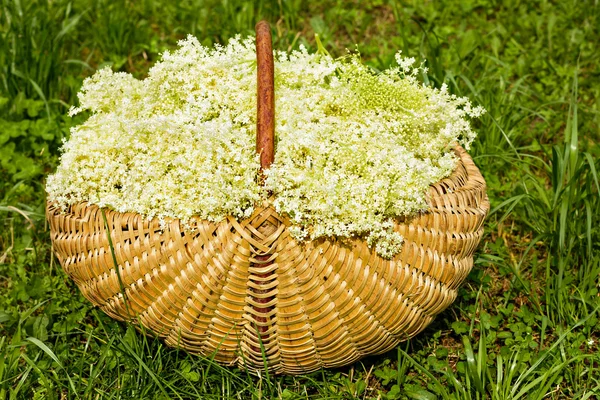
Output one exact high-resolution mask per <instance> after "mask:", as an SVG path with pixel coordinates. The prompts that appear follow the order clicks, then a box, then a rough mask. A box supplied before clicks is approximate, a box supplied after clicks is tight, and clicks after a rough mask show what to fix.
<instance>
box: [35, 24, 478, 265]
mask: <svg viewBox="0 0 600 400" xmlns="http://www.w3.org/2000/svg"><path fill="white" fill-rule="evenodd" d="M396 61H397V63H398V66H397V67H395V68H391V69H389V70H386V71H384V72H382V73H379V74H377V73H374V72H373V71H372V70H370V69H369V68H368V67H366V66H365V65H363V64H362V63H361V62H360V59H359V57H358V56H357V55H349V56H346V57H343V58H340V59H334V58H332V57H330V56H329V55H327V54H321V53H320V54H310V53H309V52H308V51H307V50H306V49H305V48H304V47H300V49H299V50H297V51H293V52H291V53H285V52H278V51H276V52H275V109H276V111H275V113H276V116H275V134H276V154H275V162H274V163H273V164H272V166H271V168H270V169H269V170H267V171H265V177H266V179H265V180H264V187H261V186H260V184H259V181H258V179H257V175H258V172H259V168H260V165H259V158H258V156H257V155H256V153H255V150H254V149H255V146H256V55H255V47H254V40H253V39H252V38H248V39H241V38H239V37H236V38H234V39H232V40H230V42H229V44H228V45H226V46H215V48H214V49H208V48H206V47H204V46H202V45H201V44H200V43H199V42H198V40H197V39H195V38H194V37H192V36H189V37H188V38H187V39H185V40H183V41H181V42H180V48H179V49H177V50H176V51H174V52H173V53H171V52H165V53H164V54H163V56H162V60H161V61H160V62H159V63H157V64H156V65H155V66H154V67H153V68H152V69H151V70H150V72H149V74H148V77H147V78H146V79H144V80H137V79H134V78H133V77H131V75H129V74H125V73H115V72H112V71H111V70H110V69H102V70H100V71H98V72H97V73H96V74H95V75H94V76H92V77H90V78H88V79H86V80H85V81H84V84H83V87H82V90H81V92H80V93H79V107H74V108H72V109H71V110H70V114H71V115H74V114H77V113H80V112H83V111H89V112H90V113H91V116H90V117H89V118H88V120H87V121H86V122H84V123H83V124H82V125H79V126H76V127H74V128H73V129H72V130H71V137H70V139H69V140H68V141H67V142H65V144H64V146H63V149H62V151H63V154H62V156H61V162H60V165H59V166H58V169H57V171H56V172H55V173H54V174H53V175H51V176H50V177H49V178H48V184H47V188H46V189H47V192H48V196H49V199H50V200H51V201H53V202H56V203H58V204H60V205H62V206H63V207H65V208H66V207H67V206H68V205H70V204H74V203H77V202H82V201H85V202H89V203H91V204H97V205H98V206H101V207H111V208H113V209H115V210H117V211H121V212H126V211H127V212H136V213H139V214H143V215H145V216H147V217H148V218H158V219H159V220H161V221H165V219H166V218H179V219H181V220H182V221H183V223H184V224H186V223H188V222H189V221H190V220H191V218H193V217H198V218H202V219H208V220H211V221H219V220H221V219H223V218H224V217H225V216H227V215H233V216H235V217H237V218H247V217H249V216H250V215H251V214H252V212H253V210H254V205H255V204H257V203H259V202H262V201H264V200H267V198H270V199H271V201H272V205H273V206H274V207H275V209H276V210H277V211H278V212H280V213H282V214H285V215H286V216H287V217H288V218H289V220H290V222H291V224H292V226H291V228H290V233H291V234H292V235H293V236H294V237H295V238H296V239H297V240H306V239H308V238H311V239H314V238H318V237H322V236H339V237H352V236H357V235H363V236H364V237H365V239H366V240H367V243H368V244H369V245H370V246H372V247H374V248H375V250H376V251H377V253H379V254H380V255H381V256H383V257H386V258H391V257H393V256H394V255H396V254H398V253H399V252H400V249H401V247H402V240H403V238H402V236H401V235H399V234H398V233H397V232H394V223H393V221H394V219H395V218H397V217H401V216H407V215H410V214H414V213H416V212H419V211H424V210H426V208H427V203H426V199H425V194H426V191H427V188H428V187H429V185H431V184H432V183H434V182H436V181H439V180H440V179H442V178H444V177H446V176H448V175H449V174H450V173H451V172H452V170H453V169H454V168H455V166H456V157H455V155H454V153H453V152H452V143H455V142H458V143H461V144H462V145H464V146H466V147H468V146H469V144H470V143H471V142H472V140H473V139H474V137H475V133H474V132H473V131H472V130H471V128H470V124H469V122H468V118H473V117H478V116H480V115H481V114H482V113H483V112H484V110H483V109H482V108H481V107H472V106H471V104H470V102H469V101H468V100H467V99H466V98H461V97H456V96H454V95H452V94H450V93H449V92H448V88H447V87H446V86H445V85H444V86H442V87H441V88H440V89H434V88H431V87H427V86H424V85H422V84H420V83H419V82H418V80H417V74H418V73H419V71H423V68H422V67H414V63H415V60H414V59H412V58H403V57H402V56H401V55H400V53H398V55H397V56H396Z"/></svg>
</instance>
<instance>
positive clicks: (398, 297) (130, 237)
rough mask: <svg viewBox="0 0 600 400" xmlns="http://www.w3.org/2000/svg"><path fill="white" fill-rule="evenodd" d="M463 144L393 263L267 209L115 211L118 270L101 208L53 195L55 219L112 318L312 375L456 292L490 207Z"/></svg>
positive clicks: (379, 348) (380, 348)
mask: <svg viewBox="0 0 600 400" xmlns="http://www.w3.org/2000/svg"><path fill="white" fill-rule="evenodd" d="M456 152H457V155H458V156H459V157H460V162H459V164H458V167H457V168H456V170H455V171H454V172H453V174H452V175H451V176H450V177H448V178H446V179H444V180H442V181H440V182H438V183H436V184H434V185H432V186H431V187H430V190H429V193H428V203H429V205H430V210H429V211H428V212H427V213H423V214H420V215H418V216H416V217H414V218H410V219H407V220H405V221H401V222H398V224H397V225H396V227H395V229H396V231H397V232H399V233H400V234H401V235H402V236H403V237H404V243H403V248H402V251H401V253H400V254H399V255H398V256H396V257H395V258H394V259H393V260H385V259H383V258H381V257H379V256H377V254H375V252H374V251H373V250H371V249H369V248H368V247H367V245H366V243H365V242H364V241H363V240H360V239H353V240H336V239H322V240H315V241H312V242H306V243H300V244H299V243H297V242H296V241H295V240H294V239H293V238H292V237H291V236H290V234H289V231H288V226H289V222H288V220H287V219H286V218H284V217H282V216H281V215H279V214H278V213H277V212H276V211H275V210H274V209H273V208H271V207H268V206H266V207H259V208H258V209H257V210H256V211H255V213H254V215H252V217H251V218H248V219H246V220H243V221H238V220H236V219H234V218H227V219H224V220H223V221H221V222H219V223H212V222H208V221H204V220H197V221H194V222H193V223H192V227H193V229H192V230H189V229H184V228H183V227H182V226H181V224H180V221H178V220H172V221H170V222H169V223H168V225H167V226H166V228H165V229H161V228H160V226H159V222H158V221H157V220H147V219H145V218H143V217H142V216H140V215H138V214H135V213H118V212H114V211H109V210H105V211H104V212H105V216H106V219H107V226H108V228H109V233H110V239H112V243H113V250H114V254H115V256H116V263H117V264H118V272H119V273H117V270H116V268H115V263H114V262H113V258H112V254H111V249H110V246H109V235H108V234H107V231H106V229H105V224H104V220H103V216H102V210H101V209H99V208H98V207H96V206H94V205H88V204H86V203H79V204H75V205H73V206H71V207H70V208H69V209H68V210H67V212H66V213H65V212H61V210H60V209H59V208H58V207H56V206H55V205H53V204H48V208H47V217H48V220H49V222H50V227H51V236H52V241H53V244H54V250H55V252H56V255H57V257H58V259H59V261H60V263H61V265H62V266H63V268H64V270H65V271H66V273H67V274H68V275H69V277H71V278H72V279H73V280H74V281H75V283H76V284H77V285H78V286H79V288H80V289H81V292H82V293H83V295H84V296H85V297H86V298H87V299H89V300H90V301H91V302H92V303H94V304H95V305H97V306H99V307H100V308H101V309H102V310H103V311H104V312H105V313H107V314H108V315H110V316H112V317H114V318H116V319H118V320H125V321H129V322H131V323H133V324H136V325H137V324H139V323H141V324H143V325H144V327H145V328H146V330H149V331H151V332H153V333H155V334H156V335H158V336H160V337H162V338H164V340H165V342H166V343H167V344H169V345H171V346H178V347H181V348H184V349H186V350H187V351H190V352H192V353H198V354H202V355H206V356H213V355H214V359H215V360H216V361H218V362H220V363H222V364H227V365H235V364H237V365H239V366H240V367H242V368H247V369H249V370H251V371H259V370H264V367H265V364H266V365H267V368H268V369H269V370H270V371H271V372H273V373H287V374H298V373H307V372H310V371H314V370H316V369H319V368H321V367H336V366H341V365H345V364H348V363H351V362H353V361H356V360H358V359H359V358H361V357H364V356H366V355H371V354H378V353H382V352H385V351H388V350H390V349H392V348H394V347H395V346H396V345H397V344H398V343H399V342H400V341H403V340H406V339H408V338H410V337H412V336H414V335H416V334H417V333H418V332H420V331H421V330H422V329H424V328H425V327H426V326H427V325H428V324H429V323H430V322H431V320H432V319H433V318H434V316H435V315H436V314H438V313H440V312H441V311H442V310H444V309H445V308H446V307H448V306H449V305H450V304H451V303H452V302H453V301H454V299H455V297H456V289H457V288H458V286H459V285H460V284H461V282H462V281H463V280H464V279H465V277H466V276H467V274H468V273H469V271H470V270H471V267H472V265H473V252H474V251H475V248H476V247H477V245H478V243H479V241H480V239H481V236H482V233H483V228H482V225H483V221H484V218H485V216H486V215H487V212H488V210H489V202H488V199H487V195H486V193H485V181H484V179H483V177H482V176H481V174H480V173H479V170H478V169H477V167H476V166H475V165H474V163H473V161H472V160H471V158H470V157H469V156H468V154H467V153H466V152H465V151H464V150H463V149H462V148H460V147H457V149H456ZM121 285H122V286H121ZM122 289H123V290H122Z"/></svg>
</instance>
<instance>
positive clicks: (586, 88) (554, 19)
mask: <svg viewBox="0 0 600 400" xmlns="http://www.w3.org/2000/svg"><path fill="white" fill-rule="evenodd" d="M261 18H266V19H268V20H269V21H271V22H272V25H273V33H274V46H275V47H276V48H278V49H283V50H289V49H294V48H297V47H298V45H300V44H305V45H306V46H307V47H308V48H309V49H313V50H314V49H316V44H315V40H314V34H315V33H318V34H319V36H320V38H321V41H322V42H323V44H324V46H325V47H326V48H327V49H328V50H329V51H330V53H331V54H332V55H334V56H341V55H344V54H345V53H346V51H347V49H351V50H355V49H357V48H358V50H359V51H360V53H361V55H362V58H363V59H364V60H365V62H366V63H368V64H369V65H370V66H372V67H373V68H375V69H383V68H385V67H388V66H389V65H391V64H392V63H393V62H394V54H395V53H396V52H397V50H402V51H403V54H404V55H406V56H412V57H415V58H417V60H418V61H419V62H421V61H424V60H426V61H424V62H425V65H426V66H427V67H428V68H429V72H428V75H427V76H423V77H422V79H423V81H424V83H425V84H428V85H434V86H436V87H439V86H440V85H441V84H442V83H446V84H448V85H449V87H450V90H451V91H452V92H454V93H456V94H457V95H462V96H468V97H469V98H470V99H471V101H472V102H474V103H476V104H480V105H482V106H483V107H485V108H486V109H487V114H486V115H485V116H484V117H483V118H481V120H479V121H476V122H475V123H474V125H475V128H476V129H477V131H478V132H479V137H478V139H477V142H476V143H475V144H474V145H473V148H472V149H471V154H472V155H473V157H474V159H475V162H476V163H477V164H478V165H479V166H480V168H481V171H482V173H483V175H484V176H485V178H486V180H487V183H488V191H489V196H490V201H491V204H492V211H491V213H490V216H489V217H488V220H487V222H486V231H485V236H484V239H483V241H482V244H481V245H480V248H479V251H478V253H477V254H476V258H475V267H474V269H473V271H472V273H471V274H470V275H469V277H468V279H467V281H466V282H465V284H464V285H463V287H462V288H461V290H460V292H459V297H458V299H457V301H456V302H455V304H454V305H453V306H451V307H450V308H449V309H448V310H447V311H445V312H443V313H442V314H440V315H439V316H438V317H437V319H436V321H435V322H434V323H433V324H432V325H431V326H430V327H428V328H427V329H426V330H425V331H424V332H423V333H421V334H419V335H418V336H417V337H415V338H413V339H412V340H410V341H408V342H406V343H403V344H402V345H401V346H399V347H398V349H397V350H394V351H392V352H389V353H387V354H383V355H380V356H372V357H368V358H366V359H364V360H362V361H361V362H358V363H356V364H354V365H351V366H348V367H345V368H340V369H334V370H324V371H319V372H316V373H313V374H310V375H307V376H299V377H285V376H268V375H263V376H258V377H256V376H250V375H248V374H247V373H245V372H243V371H240V370H237V369H230V368H223V367H220V366H218V365H216V364H214V363H213V362H211V360H210V359H205V358H201V357H197V356H190V355H188V354H186V353H185V352H181V351H177V350H174V349H169V348H166V347H165V346H164V345H163V344H162V343H161V342H160V341H158V340H154V339H152V338H149V337H146V336H144V335H142V334H140V333H138V332H136V331H135V330H134V329H132V328H131V327H128V326H126V325H124V324H121V323H117V322H114V321H112V320H111V319H110V318H108V317H107V316H105V315H104V314H103V313H102V312H100V311H99V310H97V309H95V308H93V307H91V305H90V304H88V302H87V301H85V299H83V298H82V296H81V295H80V294H79V293H78V291H77V289H76V287H75V285H74V284H73V283H71V282H70V281H68V280H67V277H66V275H65V274H64V273H63V271H62V270H61V268H60V266H59V265H58V264H57V261H56V259H55V258H54V257H53V256H52V252H51V243H50V241H49V232H48V228H47V225H46V223H45V220H44V204H45V194H44V179H45V177H46V176H47V174H49V173H50V172H52V171H53V169H54V168H55V166H56V164H57V162H58V155H59V148H60V145H61V142H62V140H63V139H64V138H66V137H68V132H69V127H70V126H72V125H74V124H77V123H81V122H82V120H83V119H84V118H85V116H78V117H76V118H73V119H71V118H69V117H66V112H67V111H68V109H69V107H70V105H73V104H77V99H76V93H77V91H78V89H79V88H80V86H81V83H82V80H83V79H84V78H85V77H87V76H89V75H91V74H93V73H94V71H96V70H97V69H99V68H102V67H104V66H107V65H109V66H111V67H112V68H113V69H114V70H119V71H127V72H130V73H132V74H134V76H136V77H139V78H143V77H144V76H145V74H146V73H147V71H148V69H149V68H150V67H151V66H152V65H153V64H154V63H155V62H156V61H157V60H158V59H159V58H160V53H161V52H162V51H164V50H165V49H173V48H175V47H176V44H177V41H178V40H180V39H182V38H184V37H185V36H186V35H187V34H193V35H196V36H197V37H198V38H199V40H200V41H201V42H202V43H204V44H206V45H211V44H213V43H226V41H227V39H228V38H230V37H232V36H233V35H235V34H237V33H241V34H243V35H248V34H252V33H253V27H254V24H255V23H256V22H257V21H258V20H259V19H261ZM599 44H600V4H599V2H598V1H597V0H596V1H568V0H564V1H537V0H536V1H519V0H506V1H493V0H461V1H450V0H443V1H409V0H407V1H391V0H390V1H387V0H368V1H332V0H322V1H299V0H289V1H285V0H279V1H255V2H254V1H228V0H220V1H217V0H205V1H201V0H182V1H179V2H170V1H167V0H137V1H132V0H120V1H117V0H96V1H93V0H72V1H66V0H54V1H49V0H20V1H19V0H0V399H4V398H10V399H12V398H15V399H31V398H35V399H42V398H43V399H76V398H82V399H142V398H143V399H146V398H147V399H167V398H182V399H191V398H239V399H248V398H267V399H268V398H283V399H296V398H298V399H304V398H332V399H333V398H340V399H341V398H343V399H348V398H358V399H368V398H381V399H407V398H408V399H435V398H440V399H471V398H473V399H488V398H490V399H518V398H522V399H542V398H546V399H565V398H572V399H595V398H600V351H599V349H600V343H599V341H600V328H599V317H598V314H599V311H598V310H599V307H600V297H599V285H600V251H599V250H600V228H599V226H600V196H599V195H600V185H599V179H598V170H599V169H600V162H599V161H598V158H599V156H600V146H598V144H597V143H598V142H599V141H600V133H599V132H600V128H599V121H600V51H599V50H598V45H599Z"/></svg>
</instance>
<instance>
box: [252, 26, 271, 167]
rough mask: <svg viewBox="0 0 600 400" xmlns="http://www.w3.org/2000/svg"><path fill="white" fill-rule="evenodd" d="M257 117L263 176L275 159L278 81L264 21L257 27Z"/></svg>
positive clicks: (268, 30)
mask: <svg viewBox="0 0 600 400" xmlns="http://www.w3.org/2000/svg"><path fill="white" fill-rule="evenodd" d="M255 29H256V61H257V114H256V152H257V153H258V154H260V172H261V176H262V174H263V172H264V170H265V169H268V168H269V167H270V166H271V164H272V163H273V160H274V159H275V151H274V150H275V149H274V145H275V80H274V64H273V44H272V39H271V27H270V26H269V23H268V22H267V21H265V20H262V21H260V22H259V23H258V24H256V28H255Z"/></svg>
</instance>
